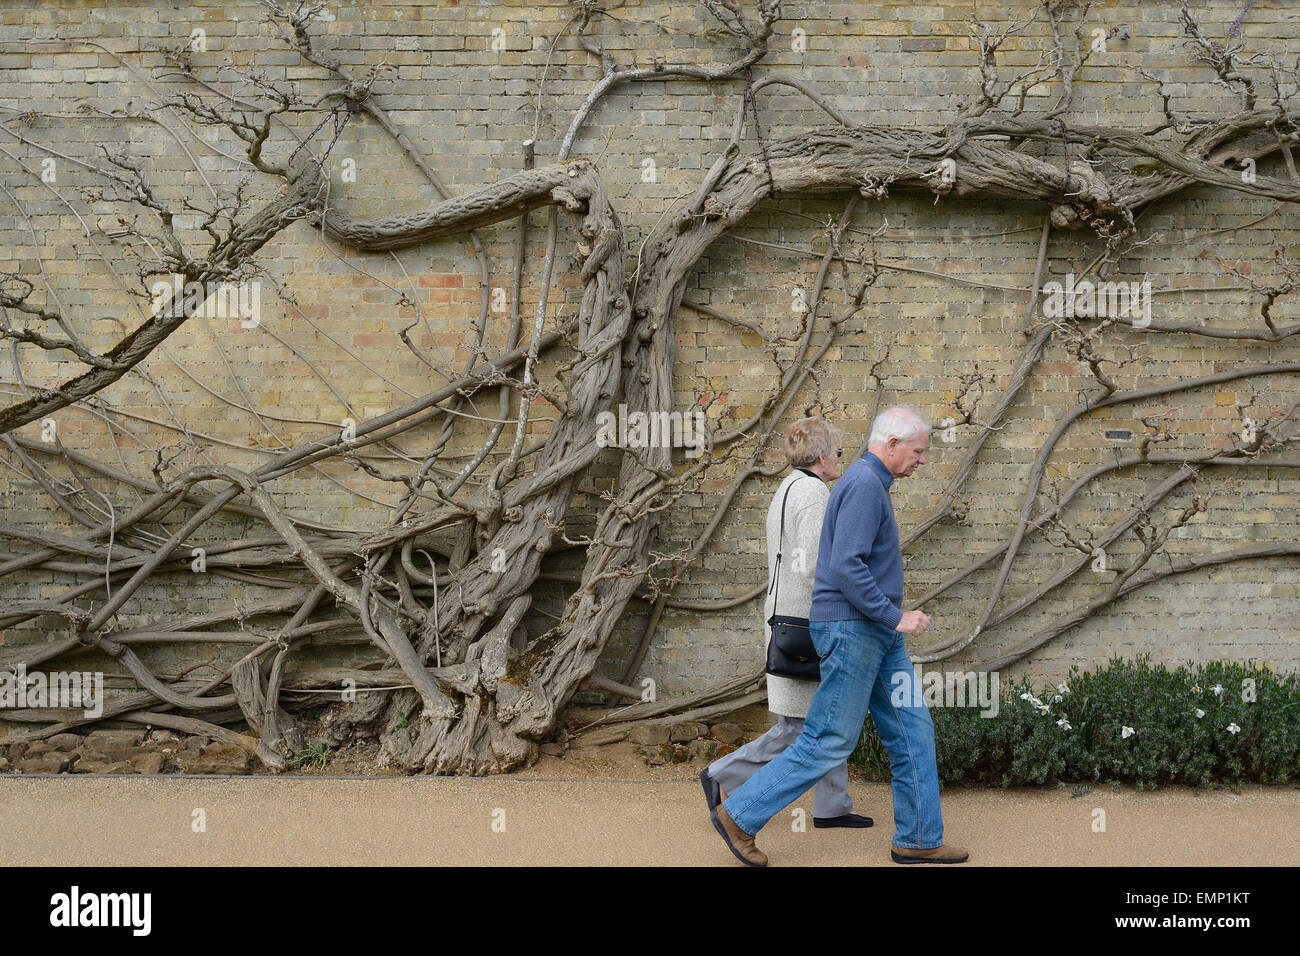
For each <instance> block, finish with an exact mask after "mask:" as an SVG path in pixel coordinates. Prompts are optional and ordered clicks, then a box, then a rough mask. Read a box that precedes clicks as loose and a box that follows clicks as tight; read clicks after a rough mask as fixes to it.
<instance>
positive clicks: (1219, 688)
mask: <svg viewBox="0 0 1300 956" xmlns="http://www.w3.org/2000/svg"><path fill="white" fill-rule="evenodd" d="M1210 690H1212V691H1213V692H1214V696H1215V697H1222V696H1223V685H1222V684H1215V685H1214V686H1213V687H1211V688H1210Z"/></svg>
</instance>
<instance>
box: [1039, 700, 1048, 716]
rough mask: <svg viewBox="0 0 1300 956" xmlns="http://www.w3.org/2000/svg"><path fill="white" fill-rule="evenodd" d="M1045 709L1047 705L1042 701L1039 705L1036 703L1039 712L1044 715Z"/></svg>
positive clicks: (1046, 709)
mask: <svg viewBox="0 0 1300 956" xmlns="http://www.w3.org/2000/svg"><path fill="white" fill-rule="evenodd" d="M1047 711H1048V707H1047V705H1046V704H1044V703H1039V705H1038V712H1039V713H1040V714H1043V715H1046V714H1047Z"/></svg>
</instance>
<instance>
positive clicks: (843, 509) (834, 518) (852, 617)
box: [808, 452, 903, 630]
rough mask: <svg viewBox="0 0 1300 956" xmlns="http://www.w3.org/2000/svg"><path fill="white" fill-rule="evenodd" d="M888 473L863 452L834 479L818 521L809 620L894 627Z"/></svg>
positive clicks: (897, 615) (897, 597)
mask: <svg viewBox="0 0 1300 956" xmlns="http://www.w3.org/2000/svg"><path fill="white" fill-rule="evenodd" d="M893 481H894V476H893V475H891V474H890V473H889V469H888V468H886V467H885V463H884V462H883V461H881V460H880V459H879V458H877V457H876V456H875V455H873V454H872V453H871V452H867V453H866V454H865V455H863V456H862V457H861V458H859V459H858V460H857V461H855V462H854V463H853V464H851V465H849V467H848V469H847V470H846V471H845V472H844V475H843V477H841V478H840V480H839V481H837V482H835V487H834V488H833V489H832V490H831V496H830V500H829V501H828V502H827V504H826V517H825V519H824V520H823V521H822V537H821V543H820V545H819V547H818V550H817V574H816V576H815V578H814V583H813V597H812V609H811V610H810V611H809V613H808V619H809V620H811V621H861V620H868V621H875V622H876V623H878V624H884V625H885V626H887V627H888V628H889V629H890V630H896V629H897V628H898V622H899V621H900V620H902V617H903V610H902V607H901V606H900V605H902V603H903V553H902V551H901V549H900V548H899V546H898V524H897V523H896V522H895V521H894V506H893V504H892V503H891V502H890V500H889V486H890V485H891V484H893Z"/></svg>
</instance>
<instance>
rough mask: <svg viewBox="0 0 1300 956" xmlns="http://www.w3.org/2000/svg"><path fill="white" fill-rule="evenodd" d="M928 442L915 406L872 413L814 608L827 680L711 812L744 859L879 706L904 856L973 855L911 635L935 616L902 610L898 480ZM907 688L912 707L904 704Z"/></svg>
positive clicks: (827, 544)
mask: <svg viewBox="0 0 1300 956" xmlns="http://www.w3.org/2000/svg"><path fill="white" fill-rule="evenodd" d="M929 442H930V426H929V425H928V424H927V423H926V421H925V419H924V418H922V417H921V415H920V414H919V413H918V412H916V411H915V410H913V409H910V408H907V407H905V406H898V407H895V408H891V409H888V410H887V411H885V412H882V413H881V414H880V415H879V416H878V417H877V418H876V420H875V421H874V422H873V423H872V426H871V437H870V438H869V439H868V442H867V449H868V450H867V454H865V455H863V456H862V457H861V458H859V459H858V460H857V461H855V462H854V463H853V464H852V465H850V466H849V468H848V470H846V471H845V472H844V476H843V477H842V478H840V480H839V482H838V483H837V484H836V485H835V488H834V490H833V491H832V492H831V496H830V500H829V502H828V503H827V506H826V517H825V520H824V521H823V523H822V534H821V542H820V547H819V549H818V559H817V573H816V581H815V584H814V587H813V598H812V608H811V611H810V613H809V621H810V623H809V629H810V630H811V632H812V639H813V644H814V645H815V646H816V648H817V652H818V654H819V655H820V656H821V683H820V684H819V685H818V686H817V691H816V693H814V694H813V699H812V704H811V706H810V707H809V710H808V717H807V719H806V720H805V722H804V728H803V733H802V734H800V735H799V738H798V739H797V740H796V741H795V742H794V743H793V744H791V745H790V746H789V747H788V748H786V750H784V751H783V752H782V753H781V755H780V756H779V757H777V758H776V759H775V760H773V761H772V762H771V763H769V764H767V765H766V766H765V767H763V768H762V769H761V770H759V771H758V772H757V773H755V774H754V775H753V776H752V777H750V778H749V780H748V781H746V782H745V783H744V784H743V785H742V786H740V787H739V788H737V790H736V791H735V792H734V793H731V794H729V795H728V797H727V799H726V800H725V801H724V802H723V803H720V804H718V805H717V806H716V807H715V808H714V809H713V811H712V813H711V817H712V820H713V826H714V828H715V829H716V830H717V831H718V833H719V834H720V835H721V836H722V838H723V840H724V841H726V844H727V846H728V848H729V849H730V850H731V852H732V853H733V854H735V856H736V857H737V858H738V859H739V860H740V861H741V862H743V863H746V864H748V865H750V866H766V865H767V856H766V854H764V853H763V852H762V851H761V850H759V849H758V847H757V846H756V845H755V843H754V834H756V833H758V831H759V830H761V829H762V828H763V826H764V825H765V824H766V823H767V821H768V820H770V819H771V818H772V817H773V816H775V815H776V814H777V813H779V812H780V811H781V810H783V809H784V808H785V807H787V806H789V805H790V804H791V803H792V802H794V800H795V799H797V798H798V797H799V795H800V794H802V793H803V792H804V791H806V790H807V789H808V787H809V786H810V785H812V784H813V783H814V782H815V781H817V780H820V779H821V778H822V777H823V776H824V775H825V774H826V772H827V771H828V770H830V769H831V768H832V767H834V766H835V765H836V764H837V763H839V762H840V761H842V760H844V759H845V758H847V757H848V756H849V754H851V753H852V752H853V748H854V747H855V746H856V744H857V742H858V738H859V737H860V736H861V734H862V722H863V721H864V720H865V719H866V716H867V711H868V708H870V711H871V715H872V718H873V719H874V720H875V723H876V728H877V730H878V731H879V732H880V740H881V742H882V743H883V744H884V745H885V751H886V753H887V754H888V755H889V767H890V771H891V773H892V775H893V784H892V787H893V798H894V838H893V846H892V848H891V850H890V853H891V856H892V858H893V859H894V861H895V862H897V863H962V862H965V860H967V859H968V857H969V854H968V853H967V852H966V851H965V850H964V849H962V848H961V847H955V846H945V845H944V842H943V815H942V814H941V812H940V810H939V774H938V768H937V766H936V765H935V754H934V725H933V723H932V722H931V720H930V712H929V711H928V710H927V709H926V706H925V701H924V699H923V696H922V693H921V689H920V687H919V686H917V684H918V682H917V681H916V677H915V673H914V671H913V669H912V661H911V657H910V656H909V655H908V653H907V647H906V645H905V644H904V642H903V635H904V634H910V635H914V636H919V635H920V634H923V633H924V632H925V629H926V627H928V626H929V623H930V618H929V616H928V615H926V614H924V613H923V612H921V611H919V610H916V611H908V612H906V613H904V612H903V610H902V608H901V605H902V602H903V556H902V551H901V549H900V547H899V541H898V525H897V523H895V521H894V509H893V505H892V503H891V502H890V498H889V489H890V485H892V484H893V481H894V479H895V478H902V477H907V476H909V475H911V474H912V473H913V472H914V471H915V470H916V469H917V468H918V467H919V466H920V465H923V464H924V463H925V451H926V448H927V447H928V446H929ZM900 681H903V682H909V685H908V686H909V687H910V690H911V693H909V694H897V693H896V691H897V688H898V684H899V682H900ZM891 692H892V693H891ZM899 698H901V699H902V700H904V701H906V702H907V706H899V705H898V704H896V703H895V700H897V699H899Z"/></svg>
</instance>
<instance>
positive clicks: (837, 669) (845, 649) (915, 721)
mask: <svg viewBox="0 0 1300 956" xmlns="http://www.w3.org/2000/svg"><path fill="white" fill-rule="evenodd" d="M810 630H811V631H812V639H813V644H814V645H815V646H816V648H817V653H818V654H819V655H821V676H822V679H821V683H820V684H819V685H818V686H817V691H816V693H815V694H813V699H812V706H811V707H810V708H809V710H808V717H807V718H806V719H805V720H804V727H803V733H802V734H800V735H799V739H798V740H796V741H795V742H794V743H793V744H791V745H790V746H789V747H787V748H786V749H785V750H784V751H782V753H781V755H780V756H779V757H777V758H776V759H775V760H773V761H772V762H771V763H769V764H768V765H767V766H765V767H763V768H762V769H761V770H759V771H758V772H757V773H756V774H754V776H752V777H750V778H749V780H748V781H747V782H746V783H745V784H744V786H742V787H741V788H740V789H738V790H737V791H736V792H735V793H732V794H729V795H728V797H727V801H726V803H724V804H723V807H725V809H726V811H727V815H728V816H730V817H731V819H732V820H734V821H735V823H736V825H737V826H738V827H740V828H741V829H742V830H744V831H745V832H746V833H748V834H750V835H753V834H755V833H757V832H758V831H759V830H761V829H762V828H763V826H764V825H765V824H766V823H767V821H768V820H770V819H771V818H772V817H774V816H775V815H776V814H778V813H780V812H781V811H782V810H783V809H785V808H786V807H788V806H789V805H790V804H791V803H793V802H794V801H795V800H796V799H798V797H799V795H800V794H802V793H804V792H805V791H806V790H807V789H808V788H809V787H811V786H812V785H813V784H814V783H816V782H817V781H818V780H820V779H821V778H822V777H823V776H824V775H825V774H826V771H828V770H830V769H831V768H832V767H834V766H835V765H836V764H838V763H839V762H840V761H841V760H844V759H845V758H847V757H848V756H849V754H851V753H852V752H853V748H854V747H855V746H857V743H858V739H859V738H860V737H861V736H862V722H863V721H864V720H865V719H866V716H867V709H868V706H870V709H871V716H872V718H873V719H874V720H875V722H876V729H877V730H878V731H879V732H880V740H881V742H882V743H883V744H884V745H885V751H886V753H888V754H889V768H890V771H891V773H892V774H893V777H894V781H893V792H894V845H895V846H900V847H906V848H908V849H919V850H928V849H932V848H933V847H937V846H942V845H943V815H942V813H940V811H939V774H938V770H937V768H936V766H935V757H934V724H933V723H932V722H931V720H930V711H929V710H928V709H926V706H925V701H924V700H923V699H922V696H921V688H920V686H919V682H918V681H917V680H916V673H915V671H914V670H913V669H912V659H911V658H910V657H909V656H908V653H907V647H906V646H905V645H904V643H903V635H902V634H901V633H900V632H898V631H893V630H890V629H889V628H887V627H886V626H885V625H883V624H879V623H877V622H875V621H813V622H812V623H811V625H810ZM900 703H901V704H902V705H904V706H899V704H900Z"/></svg>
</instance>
